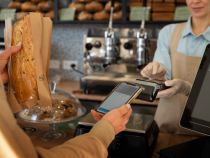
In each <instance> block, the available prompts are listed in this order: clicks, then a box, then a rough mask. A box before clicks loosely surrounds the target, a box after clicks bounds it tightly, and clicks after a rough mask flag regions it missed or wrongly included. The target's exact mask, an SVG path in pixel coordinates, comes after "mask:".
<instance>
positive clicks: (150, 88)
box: [136, 78, 169, 101]
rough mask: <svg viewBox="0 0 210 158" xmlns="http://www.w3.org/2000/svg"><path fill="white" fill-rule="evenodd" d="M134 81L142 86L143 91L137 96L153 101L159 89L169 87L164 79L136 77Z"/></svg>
mask: <svg viewBox="0 0 210 158" xmlns="http://www.w3.org/2000/svg"><path fill="white" fill-rule="evenodd" d="M136 83H137V84H139V85H141V86H142V87H144V91H143V92H142V93H141V95H139V96H138V97H137V98H138V99H142V100H146V101H154V100H155V99H156V96H157V93H158V92H159V91H161V90H164V89H167V88H169V87H167V86H166V85H165V83H164V81H159V80H149V79H144V78H140V79H136Z"/></svg>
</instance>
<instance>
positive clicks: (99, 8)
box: [85, 1, 104, 12]
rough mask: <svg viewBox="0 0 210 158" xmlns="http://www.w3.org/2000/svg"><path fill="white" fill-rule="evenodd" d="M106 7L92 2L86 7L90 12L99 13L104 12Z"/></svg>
mask: <svg viewBox="0 0 210 158" xmlns="http://www.w3.org/2000/svg"><path fill="white" fill-rule="evenodd" d="M103 8H104V6H103V5H102V4H101V3H100V2H96V1H93V2H90V3H87V4H86V5H85V10H86V11H88V12H99V11H102V10H103Z"/></svg>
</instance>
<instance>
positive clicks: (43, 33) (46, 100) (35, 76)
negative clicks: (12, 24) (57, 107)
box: [8, 13, 52, 112]
mask: <svg viewBox="0 0 210 158" xmlns="http://www.w3.org/2000/svg"><path fill="white" fill-rule="evenodd" d="M23 20H25V21H24V22H25V23H26V24H27V25H23V30H22V32H21V33H22V39H19V40H22V41H21V42H22V49H21V50H22V51H23V50H24V49H26V48H27V47H29V46H30V49H29V50H32V51H31V52H32V53H31V54H30V55H31V56H30V57H29V58H25V56H23V55H24V54H23V53H22V52H21V51H20V52H18V53H17V54H15V55H14V56H12V59H11V69H10V70H9V71H10V80H11V82H10V86H9V91H8V100H9V102H10V105H11V107H12V110H13V112H18V111H20V110H22V109H23V108H31V107H32V106H34V105H36V104H38V105H40V106H42V107H51V106H52V101H51V94H50V90H49V86H48V80H47V71H48V64H49V57H50V40H51V32H52V22H51V21H50V20H49V19H47V18H43V17H42V16H41V14H39V13H30V14H29V15H27V16H26V17H25V18H24V19H23ZM15 33H16V34H17V32H15V29H14V30H13V40H12V45H16V44H17V42H18V41H17V39H15V35H16V34H15ZM27 33H28V34H27ZM26 34H27V35H29V34H30V36H27V35H26ZM30 41H31V42H30ZM21 53H22V54H21ZM21 55H22V56H21ZM27 55H28V54H27ZM27 55H26V57H28V56H27ZM17 56H19V58H18V60H15V59H14V58H16V57H17ZM16 59H17V58H16ZM19 60H20V61H19ZM25 60H26V61H25ZM28 60H30V61H31V62H28ZM15 62H21V63H22V65H21V66H22V67H20V68H24V66H25V68H26V67H30V66H31V68H34V69H32V70H34V71H32V72H33V73H32V72H30V71H27V68H26V69H25V70H24V69H23V71H20V72H18V71H17V70H16V69H15ZM16 64H17V63H16ZM19 64H20V63H19ZM24 64H25V65H24ZM27 64H29V65H27ZM17 73H19V74H17ZM17 75H19V76H20V78H17ZM20 83H21V84H20ZM19 84H20V85H21V86H22V87H18V85H19ZM34 87H35V88H34ZM19 89H20V90H19ZM18 90H19V91H18ZM32 91H33V93H30V92H32ZM27 92H28V93H27ZM18 94H21V95H22V94H25V95H27V94H32V96H30V95H29V96H27V97H26V100H23V99H22V98H21V95H19V98H18ZM21 99H22V100H21ZM24 99H25V98H24Z"/></svg>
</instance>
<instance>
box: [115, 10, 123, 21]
mask: <svg viewBox="0 0 210 158" xmlns="http://www.w3.org/2000/svg"><path fill="white" fill-rule="evenodd" d="M121 19H122V11H118V12H114V13H113V20H114V21H118V20H121Z"/></svg>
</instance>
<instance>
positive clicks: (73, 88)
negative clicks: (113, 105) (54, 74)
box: [58, 81, 158, 106]
mask: <svg viewBox="0 0 210 158" xmlns="http://www.w3.org/2000/svg"><path fill="white" fill-rule="evenodd" d="M58 88H61V89H63V90H65V91H66V92H70V93H73V94H74V95H75V96H76V97H77V98H79V99H80V100H90V101H91V100H92V101H103V100H104V99H105V97H106V95H97V94H84V93H83V91H82V90H81V89H80V85H79V81H65V82H61V83H59V84H58ZM132 103H134V104H141V105H142V104H143V105H148V106H157V104H158V101H157V100H155V101H154V102H147V101H143V100H140V99H135V100H134V101H133V102H132Z"/></svg>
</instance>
